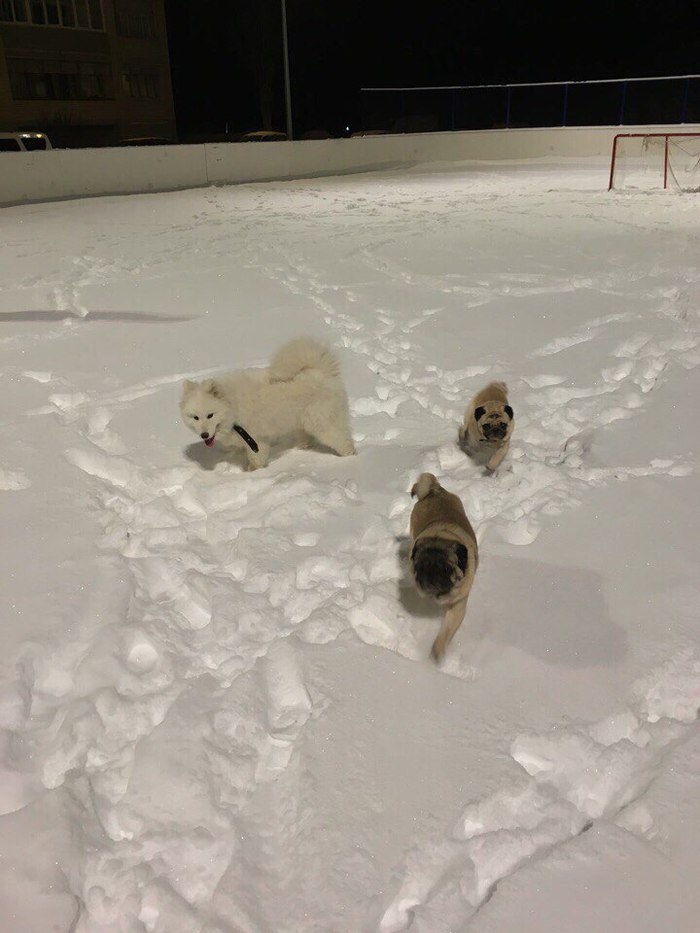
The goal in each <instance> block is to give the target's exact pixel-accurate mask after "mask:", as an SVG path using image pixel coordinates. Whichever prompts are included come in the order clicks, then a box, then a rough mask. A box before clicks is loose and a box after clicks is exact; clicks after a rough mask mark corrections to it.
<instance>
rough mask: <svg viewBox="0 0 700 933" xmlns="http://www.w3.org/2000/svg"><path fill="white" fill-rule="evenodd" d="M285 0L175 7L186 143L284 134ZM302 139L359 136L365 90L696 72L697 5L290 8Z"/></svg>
mask: <svg viewBox="0 0 700 933" xmlns="http://www.w3.org/2000/svg"><path fill="white" fill-rule="evenodd" d="M280 7H281V4H280V0H166V13H167V16H168V30H169V42H170V57H171V66H172V71H173V82H174V91H175V105H176V111H177V116H178V129H179V132H180V135H181V137H183V138H184V137H186V136H188V135H193V134H196V133H198V132H199V133H204V134H212V133H223V132H224V129H225V126H226V124H227V123H228V124H229V129H230V131H231V132H239V131H242V130H246V129H254V128H260V127H261V126H263V125H264V120H263V118H262V115H261V109H260V104H259V97H260V95H259V90H258V89H259V88H260V87H264V86H269V88H270V91H269V93H268V94H267V95H266V97H267V99H269V100H270V101H271V102H272V107H271V114H270V122H271V124H272V125H273V126H274V127H275V128H278V129H284V96H283V71H282V52H281V48H282V43H281V27H280V22H281V16H280ZM287 21H288V29H289V51H290V61H291V84H292V100H293V115H294V127H295V135H301V133H303V132H304V131H306V130H312V129H317V128H323V129H326V130H328V131H329V132H331V133H333V134H337V133H339V132H340V131H341V130H342V129H343V127H344V126H346V125H350V126H351V127H352V128H353V129H359V128H361V124H362V122H363V120H366V113H365V112H364V109H365V108H364V105H362V104H361V100H360V94H359V89H360V88H361V87H362V86H400V85H406V86H414V85H431V86H432V85H451V84H480V83H488V82H499V83H506V82H519V81H547V80H562V79H572V80H575V79H583V78H589V79H590V78H610V77H633V76H642V75H644V76H646V75H665V74H687V73H696V72H700V29H699V28H698V24H697V18H696V10H695V8H694V6H693V5H691V3H690V2H688V0H684V2H679V0H665V2H663V3H661V2H659V0H653V2H651V0H638V2H636V3H631V2H628V0H608V2H606V3H602V2H599V0H591V2H587V3H581V2H579V3H570V4H562V3H553V2H551V0H542V2H540V3H533V2H528V3H525V2H522V0H485V2H482V3H479V4H477V3H470V2H469V0H463V2H461V3H458V2H453V0H442V2H433V3H430V4H421V5H419V8H418V10H415V9H413V8H412V7H410V6H409V5H408V4H407V3H398V2H395V0H384V2H382V0H375V2H368V0H356V2H353V0H349V2H348V3H347V4H345V5H341V4H339V3H337V2H332V0H287Z"/></svg>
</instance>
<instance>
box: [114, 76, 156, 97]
mask: <svg viewBox="0 0 700 933" xmlns="http://www.w3.org/2000/svg"><path fill="white" fill-rule="evenodd" d="M122 79H123V81H124V90H125V91H126V93H127V94H128V95H129V97H138V98H141V99H147V100H157V99H158V97H159V96H160V95H159V93H158V83H159V82H158V75H153V74H125V75H122Z"/></svg>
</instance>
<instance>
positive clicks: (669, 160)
mask: <svg viewBox="0 0 700 933" xmlns="http://www.w3.org/2000/svg"><path fill="white" fill-rule="evenodd" d="M613 188H614V189H616V190H646V191H649V190H653V189H655V188H668V189H669V190H675V191H700V133H620V134H618V135H617V136H616V137H615V139H614V141H613V151H612V160H611V163H610V184H609V186H608V190H611V189H613Z"/></svg>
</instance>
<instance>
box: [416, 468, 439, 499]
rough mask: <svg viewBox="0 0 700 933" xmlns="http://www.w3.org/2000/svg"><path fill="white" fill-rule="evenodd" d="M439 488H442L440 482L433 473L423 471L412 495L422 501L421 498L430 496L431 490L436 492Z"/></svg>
mask: <svg viewBox="0 0 700 933" xmlns="http://www.w3.org/2000/svg"><path fill="white" fill-rule="evenodd" d="M438 489H440V483H439V482H438V481H437V479H436V478H435V477H434V476H433V474H432V473H421V475H420V476H419V477H418V480H417V481H416V482H415V483H414V484H413V488H412V489H411V495H412V496H413V497H414V498H416V499H418V501H420V500H421V499H425V497H426V496H429V495H430V493H431V492H436V491H437V490H438Z"/></svg>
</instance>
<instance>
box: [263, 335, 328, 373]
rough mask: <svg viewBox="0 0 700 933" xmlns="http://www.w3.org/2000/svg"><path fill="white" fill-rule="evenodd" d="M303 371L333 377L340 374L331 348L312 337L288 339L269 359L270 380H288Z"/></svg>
mask: <svg viewBox="0 0 700 933" xmlns="http://www.w3.org/2000/svg"><path fill="white" fill-rule="evenodd" d="M305 371H310V372H313V371H315V372H318V373H321V374H323V375H324V376H329V377H331V378H333V377H336V376H339V375H340V365H339V363H338V360H337V359H336V358H335V355H334V354H333V351H332V350H331V348H330V347H329V346H328V345H327V344H323V343H319V341H318V340H314V339H313V337H297V338H296V339H295V340H290V341H289V343H285V345H284V346H283V347H280V349H279V350H278V351H277V353H275V355H274V356H273V357H272V359H271V361H270V366H269V373H270V381H271V382H289V381H290V380H292V379H294V378H295V377H296V376H298V375H299V374H300V373H303V372H305Z"/></svg>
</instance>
